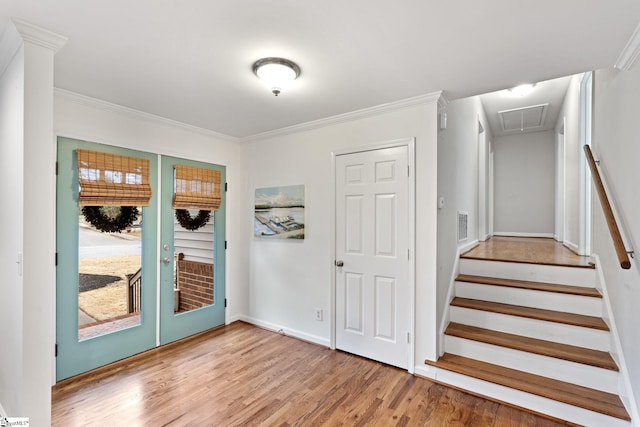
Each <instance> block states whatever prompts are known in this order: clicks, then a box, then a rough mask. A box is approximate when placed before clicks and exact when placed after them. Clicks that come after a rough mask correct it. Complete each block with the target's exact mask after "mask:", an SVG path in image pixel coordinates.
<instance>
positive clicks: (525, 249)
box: [462, 236, 593, 268]
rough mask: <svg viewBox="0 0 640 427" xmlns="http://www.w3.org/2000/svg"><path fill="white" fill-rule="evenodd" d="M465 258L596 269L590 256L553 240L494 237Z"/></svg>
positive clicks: (471, 251) (465, 255)
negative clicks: (591, 262) (573, 250)
mask: <svg viewBox="0 0 640 427" xmlns="http://www.w3.org/2000/svg"><path fill="white" fill-rule="evenodd" d="M462 258H471V259H488V260H494V261H511V262H526V263H531V264H549V265H567V266H573V267H585V268H593V265H591V264H589V261H590V259H589V257H584V256H580V255H576V254H575V253H574V252H572V251H571V250H569V249H567V248H566V247H565V246H564V245H562V243H558V242H556V241H555V240H553V239H546V238H530V237H503V236H494V237H492V238H491V239H489V240H487V241H486V242H480V244H479V245H478V246H476V247H475V248H473V249H471V250H470V251H468V252H466V253H464V254H463V255H462Z"/></svg>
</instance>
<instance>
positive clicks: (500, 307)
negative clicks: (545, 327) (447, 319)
mask: <svg viewBox="0 0 640 427" xmlns="http://www.w3.org/2000/svg"><path fill="white" fill-rule="evenodd" d="M451 305H452V306H455V307H463V308H469V309H474V310H482V311H489V312H493V313H501V314H507V315H511V316H520V317H527V318H530V319H537V320H545V321H548V322H555V323H564V324H567V325H574V326H581V327H584V328H591V329H598V330H602V331H608V330H609V327H608V326H607V324H606V323H605V322H604V320H602V319H601V318H600V317H593V316H585V315H583V314H573V313H564V312H560V311H553V310H544V309H541V308H531V307H523V306H519V305H512V304H503V303H498V302H491V301H482V300H475V299H469V298H460V297H455V298H454V299H453V301H451Z"/></svg>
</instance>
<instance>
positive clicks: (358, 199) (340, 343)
mask: <svg viewBox="0 0 640 427" xmlns="http://www.w3.org/2000/svg"><path fill="white" fill-rule="evenodd" d="M335 170H336V177H335V182H336V269H335V271H336V273H335V274H336V348H338V349H340V350H344V351H347V352H350V353H354V354H357V355H360V356H363V357H367V358H370V359H374V360H378V361H380V362H384V363H387V364H390V365H394V366H398V367H401V368H405V369H406V368H407V367H408V353H409V345H408V334H409V331H410V328H409V322H410V313H411V312H412V310H410V302H411V292H410V291H411V290H410V276H409V268H410V264H409V177H408V175H409V173H408V148H407V146H400V147H392V148H383V149H378V150H371V151H364V152H359V153H351V154H345V155H339V156H336V169H335Z"/></svg>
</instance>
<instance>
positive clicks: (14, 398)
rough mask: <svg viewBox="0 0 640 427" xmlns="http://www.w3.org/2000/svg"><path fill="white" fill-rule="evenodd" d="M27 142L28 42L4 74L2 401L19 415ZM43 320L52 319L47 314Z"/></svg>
mask: <svg viewBox="0 0 640 427" xmlns="http://www.w3.org/2000/svg"><path fill="white" fill-rule="evenodd" d="M11 49H12V48H11ZM0 68H1V67H0ZM0 72H2V69H0ZM23 148H24V47H20V48H18V49H17V51H16V53H15V56H13V57H12V59H11V62H10V63H9V64H8V66H7V67H6V68H5V69H4V73H2V75H0V194H2V197H3V199H4V200H6V201H9V203H10V205H9V206H7V207H8V209H0V236H2V239H0V276H1V277H2V283H1V284H0V301H2V309H0V325H2V326H1V327H0V343H1V346H2V350H0V405H1V406H2V407H3V408H4V410H5V411H6V412H7V414H8V415H15V416H18V415H22V414H19V411H20V410H21V405H22V402H21V400H22V397H21V388H22V367H23V363H22V356H23V353H22V352H23V345H22V340H23V333H22V332H23V299H22V289H23V280H22V277H21V276H20V274H19V270H18V266H17V264H16V260H17V256H18V252H22V247H23V237H22V229H23V224H24V221H23V212H24V209H23V192H22V189H23V176H24V162H23ZM43 322H44V324H48V319H46V320H44V319H43Z"/></svg>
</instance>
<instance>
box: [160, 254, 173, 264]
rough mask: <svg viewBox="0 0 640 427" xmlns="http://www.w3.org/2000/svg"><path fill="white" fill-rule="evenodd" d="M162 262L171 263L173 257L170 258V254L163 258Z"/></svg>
mask: <svg viewBox="0 0 640 427" xmlns="http://www.w3.org/2000/svg"><path fill="white" fill-rule="evenodd" d="M162 262H163V263H165V264H169V263H170V262H171V258H169V257H168V256H166V257H164V258H162Z"/></svg>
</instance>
